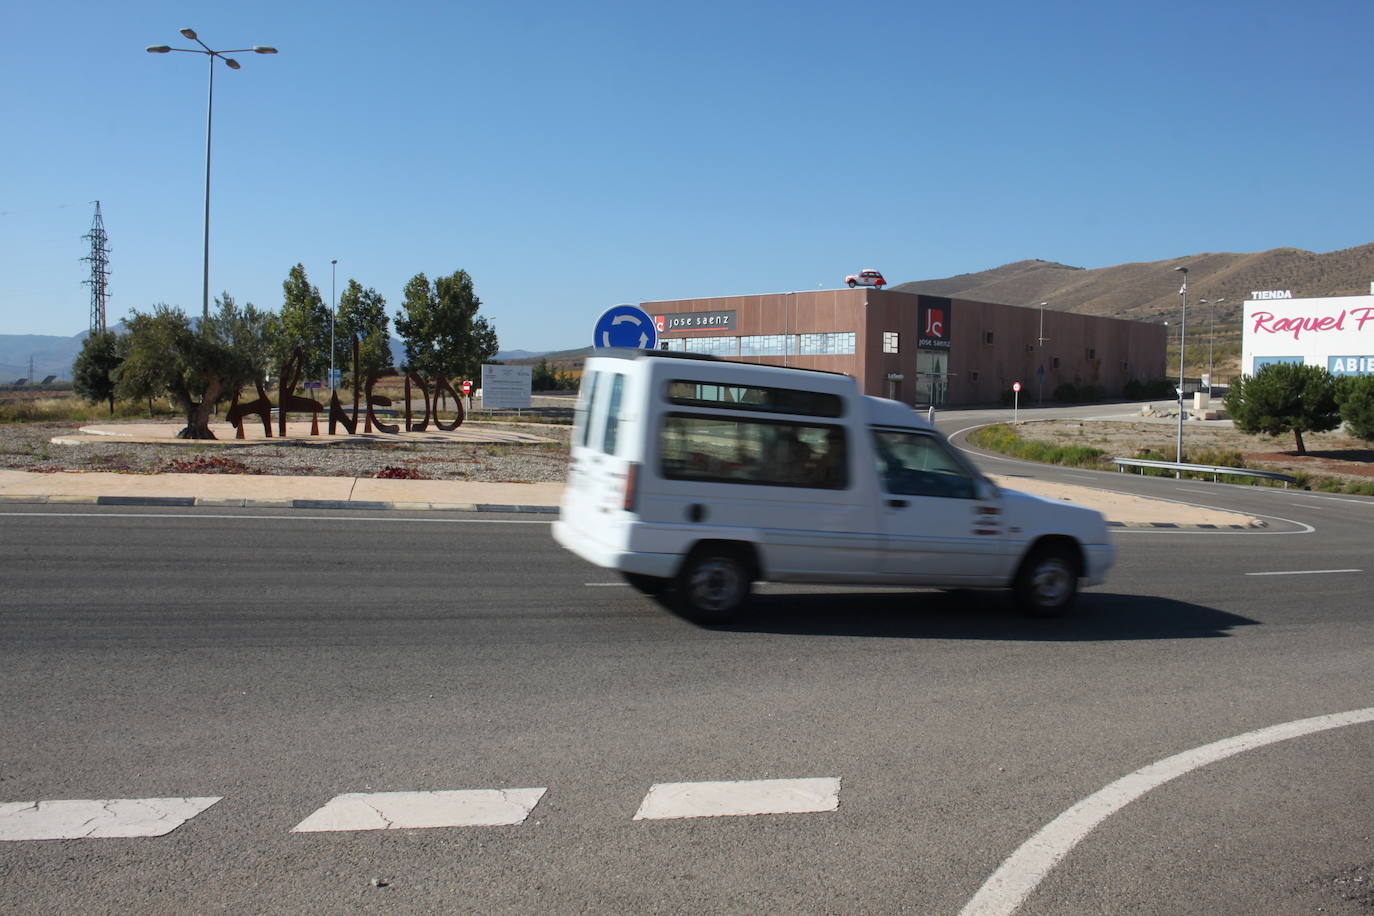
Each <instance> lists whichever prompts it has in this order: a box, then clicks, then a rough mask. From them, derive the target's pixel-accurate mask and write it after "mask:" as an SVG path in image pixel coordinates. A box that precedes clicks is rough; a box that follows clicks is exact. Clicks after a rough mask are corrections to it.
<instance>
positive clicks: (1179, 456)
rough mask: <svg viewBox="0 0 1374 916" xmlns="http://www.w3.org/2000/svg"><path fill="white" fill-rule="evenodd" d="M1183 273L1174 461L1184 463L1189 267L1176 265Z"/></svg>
mask: <svg viewBox="0 0 1374 916" xmlns="http://www.w3.org/2000/svg"><path fill="white" fill-rule="evenodd" d="M1174 270H1176V271H1178V272H1180V273H1181V274H1183V285H1182V286H1181V287H1179V290H1178V294H1179V296H1181V297H1182V299H1183V314H1182V316H1181V320H1180V322H1179V326H1178V448H1177V451H1176V457H1175V458H1174V461H1176V462H1177V463H1179V464H1182V463H1183V353H1184V350H1185V349H1186V348H1187V346H1188V268H1186V267H1175V268H1174ZM1174 476H1175V477H1182V476H1183V472H1182V471H1175V472H1174Z"/></svg>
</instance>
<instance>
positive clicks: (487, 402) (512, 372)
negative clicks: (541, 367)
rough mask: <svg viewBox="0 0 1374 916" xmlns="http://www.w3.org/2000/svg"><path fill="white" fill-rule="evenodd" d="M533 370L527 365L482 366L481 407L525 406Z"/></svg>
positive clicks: (527, 404) (527, 401)
mask: <svg viewBox="0 0 1374 916" xmlns="http://www.w3.org/2000/svg"><path fill="white" fill-rule="evenodd" d="M532 376H533V370H531V369H530V367H529V366H494V365H484V366H482V407H483V409H486V410H491V409H493V408H497V407H516V408H522V409H523V408H527V407H529V406H530V384H531V378H532Z"/></svg>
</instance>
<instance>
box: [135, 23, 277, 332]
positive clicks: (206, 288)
mask: <svg viewBox="0 0 1374 916" xmlns="http://www.w3.org/2000/svg"><path fill="white" fill-rule="evenodd" d="M181 34H182V36H183V37H185V38H189V39H190V40H191V41H194V42H195V43H196V44H198V45H200V47H199V48H172V47H168V46H167V45H149V46H148V53H149V54H166V53H167V52H169V51H184V52H186V53H187V54H204V55H205V56H206V58H207V59H208V60H209V62H210V91H209V94H208V96H207V101H206V103H205V272H204V277H203V282H202V286H201V315H202V318H203V320H206V321H208V320H209V318H210V128H211V126H212V125H213V123H214V111H215V58H216V57H218V58H219V59H220V60H222V61H224V65H225V66H226V67H228V68H229V69H230V70H237V69H239V62H238V61H236V60H234V59H233V58H232V57H225V56H224V55H226V54H242V53H246V52H249V51H251V52H253V53H254V54H276V53H277V49H276V48H269V47H267V46H266V45H253V47H251V48H233V49H230V50H225V51H215V50H213V49H211V47H210V46H209V45H207V44H206V43H205V42H203V41H201V40H200V37H199V36H198V35H196V33H195V30H194V29H182V30H181Z"/></svg>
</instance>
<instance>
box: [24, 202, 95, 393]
mask: <svg viewBox="0 0 1374 916" xmlns="http://www.w3.org/2000/svg"><path fill="white" fill-rule="evenodd" d="M82 238H83V239H86V240H87V241H89V242H90V243H91V253H90V254H88V255H86V257H84V258H82V259H81V260H83V261H89V262H90V263H91V278H90V279H89V280H82V281H81V282H82V283H84V284H86V285H88V286H90V288H91V328H90V331H91V333H92V334H100V333H104V331H105V301H106V297H107V296H108V295H109V282H110V249H109V248H108V247H107V246H106V244H105V243H106V242H107V241H108V240H109V239H108V237H107V236H106V235H105V220H104V219H102V218H101V216H100V201H98V200H97V201H96V202H95V219H93V220H92V221H91V231H90V232H87V233H86V234H85V235H83V236H82ZM30 374H32V373H30Z"/></svg>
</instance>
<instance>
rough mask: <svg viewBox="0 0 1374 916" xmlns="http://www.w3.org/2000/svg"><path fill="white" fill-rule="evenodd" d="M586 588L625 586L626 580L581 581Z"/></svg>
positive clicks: (626, 584)
mask: <svg viewBox="0 0 1374 916" xmlns="http://www.w3.org/2000/svg"><path fill="white" fill-rule="evenodd" d="M582 584H583V585H585V586H586V587H587V588H625V587H627V586H628V585H629V584H630V583H628V582H583V583H582Z"/></svg>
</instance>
